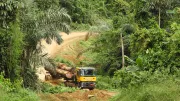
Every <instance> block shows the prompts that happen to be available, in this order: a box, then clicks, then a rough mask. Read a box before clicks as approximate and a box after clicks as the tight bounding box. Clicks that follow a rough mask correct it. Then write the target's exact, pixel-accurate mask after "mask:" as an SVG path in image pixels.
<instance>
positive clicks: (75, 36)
mask: <svg viewBox="0 0 180 101" xmlns="http://www.w3.org/2000/svg"><path fill="white" fill-rule="evenodd" d="M60 35H61V37H62V39H63V43H61V44H60V45H58V44H57V43H56V42H55V41H52V43H51V44H47V43H46V42H45V40H42V45H44V52H45V53H48V54H49V56H50V57H52V58H54V57H55V56H56V55H57V54H59V53H61V52H62V51H65V50H66V48H67V47H68V44H69V43H72V42H73V41H75V40H82V39H84V38H85V36H86V35H87V32H72V33H70V34H69V35H67V34H66V33H60Z"/></svg>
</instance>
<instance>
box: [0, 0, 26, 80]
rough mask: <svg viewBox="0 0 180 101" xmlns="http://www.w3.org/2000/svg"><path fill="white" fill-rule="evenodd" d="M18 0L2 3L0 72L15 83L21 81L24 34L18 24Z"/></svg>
mask: <svg viewBox="0 0 180 101" xmlns="http://www.w3.org/2000/svg"><path fill="white" fill-rule="evenodd" d="M19 3H20V2H18V1H17V0H14V1H12V0H6V1H5V0H4V1H1V2H0V21H1V22H2V23H0V39H1V40H0V72H1V73H2V72H3V73H4V77H5V78H10V80H11V81H12V82H13V81H14V80H16V79H19V72H20V61H21V60H20V56H21V53H22V50H21V49H22V45H23V34H22V33H21V31H20V27H19V22H18V20H17V19H18V18H19V16H18V13H17V12H18V11H19V9H18V8H19Z"/></svg>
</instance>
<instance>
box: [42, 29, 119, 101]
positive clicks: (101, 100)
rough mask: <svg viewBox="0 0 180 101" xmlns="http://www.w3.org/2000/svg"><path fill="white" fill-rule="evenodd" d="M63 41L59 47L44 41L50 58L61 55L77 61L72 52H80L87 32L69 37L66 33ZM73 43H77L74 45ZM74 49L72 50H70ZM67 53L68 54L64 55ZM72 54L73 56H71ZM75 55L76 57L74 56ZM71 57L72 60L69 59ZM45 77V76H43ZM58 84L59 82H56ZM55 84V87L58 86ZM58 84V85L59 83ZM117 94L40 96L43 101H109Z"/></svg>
mask: <svg viewBox="0 0 180 101" xmlns="http://www.w3.org/2000/svg"><path fill="white" fill-rule="evenodd" d="M60 35H61V36H62V39H63V40H64V41H63V43H62V44H61V45H58V44H57V43H56V42H55V41H53V42H52V44H50V45H49V44H46V42H45V41H44V40H42V44H43V45H44V46H45V47H44V52H47V53H48V55H49V57H52V58H54V57H56V56H57V55H61V57H63V58H66V59H68V60H70V59H74V60H77V59H76V54H72V51H74V52H75V53H76V52H77V53H78V52H79V51H80V50H81V49H79V48H80V47H78V49H79V50H78V49H76V47H77V45H78V42H77V41H79V40H84V39H85V36H86V35H87V32H72V33H70V34H69V35H67V34H65V33H61V34H60ZM72 43H77V44H75V45H72ZM69 49H72V50H69ZM63 52H66V53H63ZM70 52H71V54H69V53H70ZM73 55H74V56H73ZM67 57H71V58H67ZM43 77H44V76H43ZM56 83H57V82H56ZM56 83H55V85H56ZM57 84H58V83H57ZM115 94H116V93H115V92H109V91H106V90H98V89H94V90H91V91H89V90H77V91H75V92H72V93H70V92H66V93H60V94H40V95H39V96H40V98H41V101H108V99H109V98H110V97H112V96H114V95H115Z"/></svg>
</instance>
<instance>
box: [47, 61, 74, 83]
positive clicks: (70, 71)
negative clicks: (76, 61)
mask: <svg viewBox="0 0 180 101" xmlns="http://www.w3.org/2000/svg"><path fill="white" fill-rule="evenodd" d="M45 70H46V71H48V72H49V74H50V75H47V76H45V80H49V79H63V80H67V79H69V80H72V79H73V77H74V74H75V68H74V67H68V66H67V65H65V64H63V63H57V64H56V67H55V68H47V67H45ZM50 76H51V77H50Z"/></svg>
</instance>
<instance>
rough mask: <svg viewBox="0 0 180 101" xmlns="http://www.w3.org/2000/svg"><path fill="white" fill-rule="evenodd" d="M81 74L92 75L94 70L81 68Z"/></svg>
mask: <svg viewBox="0 0 180 101" xmlns="http://www.w3.org/2000/svg"><path fill="white" fill-rule="evenodd" d="M81 75H82V76H94V75H95V73H94V70H93V69H83V70H81Z"/></svg>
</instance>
